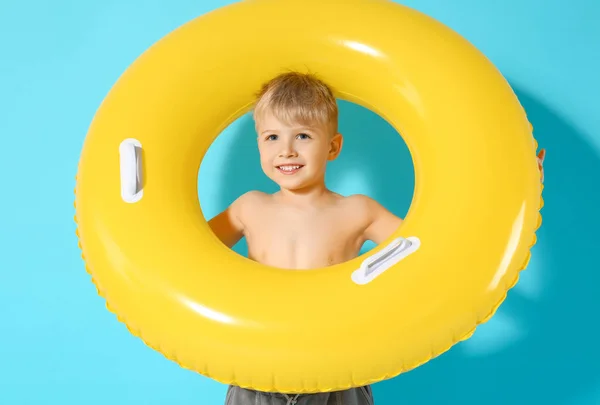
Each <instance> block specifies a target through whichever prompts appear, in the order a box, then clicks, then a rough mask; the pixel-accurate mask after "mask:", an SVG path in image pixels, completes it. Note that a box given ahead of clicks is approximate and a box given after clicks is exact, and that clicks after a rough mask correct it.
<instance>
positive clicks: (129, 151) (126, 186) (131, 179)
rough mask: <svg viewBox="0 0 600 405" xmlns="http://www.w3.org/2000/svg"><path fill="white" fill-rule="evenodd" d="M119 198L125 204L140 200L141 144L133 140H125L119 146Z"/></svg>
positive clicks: (142, 193) (141, 191)
mask: <svg viewBox="0 0 600 405" xmlns="http://www.w3.org/2000/svg"><path fill="white" fill-rule="evenodd" d="M119 158H120V159H119V160H120V175H121V198H122V199H123V201H125V202H126V203H130V204H132V203H136V202H138V201H140V200H141V199H142V196H143V195H144V189H143V186H142V144H141V143H140V141H138V140H137V139H134V138H129V139H125V140H124V141H123V142H121V144H120V145H119Z"/></svg>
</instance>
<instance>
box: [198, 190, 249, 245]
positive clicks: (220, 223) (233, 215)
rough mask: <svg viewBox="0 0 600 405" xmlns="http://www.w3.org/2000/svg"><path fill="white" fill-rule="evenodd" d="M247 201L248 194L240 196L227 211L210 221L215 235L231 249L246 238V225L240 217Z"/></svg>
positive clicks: (209, 224) (209, 223)
mask: <svg viewBox="0 0 600 405" xmlns="http://www.w3.org/2000/svg"><path fill="white" fill-rule="evenodd" d="M247 200H248V193H246V194H244V195H242V196H240V197H239V198H238V199H237V200H235V201H234V202H233V203H232V204H231V205H230V206H229V207H227V209H225V210H224V211H222V212H221V213H220V214H218V215H216V216H215V217H213V218H212V219H211V220H210V221H208V226H210V228H211V230H212V231H213V233H214V234H215V235H216V236H217V238H219V240H221V242H223V244H225V245H226V246H227V247H229V248H231V247H233V246H234V245H235V244H236V243H238V242H239V241H240V239H242V237H243V236H244V223H243V222H242V220H241V219H240V217H242V211H243V207H244V205H245V204H246V203H247Z"/></svg>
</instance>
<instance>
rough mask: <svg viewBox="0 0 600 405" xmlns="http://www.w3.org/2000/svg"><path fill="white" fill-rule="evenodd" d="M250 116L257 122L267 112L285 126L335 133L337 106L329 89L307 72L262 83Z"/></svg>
mask: <svg viewBox="0 0 600 405" xmlns="http://www.w3.org/2000/svg"><path fill="white" fill-rule="evenodd" d="M256 96H257V102H256V105H255V107H254V113H253V117H254V120H255V121H258V120H259V119H260V118H261V117H262V116H263V115H264V113H265V112H267V111H269V112H271V113H272V114H273V115H274V116H275V117H276V118H277V119H278V120H281V121H282V122H284V123H286V124H288V125H289V124H292V123H299V124H302V125H311V124H314V123H319V124H321V125H326V126H328V127H329V129H330V130H331V134H335V133H336V132H337V131H338V106H337V101H336V99H335V96H334V95H333V91H332V90H331V88H330V87H329V86H328V85H327V84H325V83H324V82H323V81H321V80H320V79H319V78H317V77H316V76H315V75H313V74H311V73H299V72H288V73H283V74H280V75H278V76H276V77H275V78H273V79H271V80H269V81H268V82H267V83H265V84H264V85H263V86H262V88H261V89H260V91H259V92H258V94H257V95H256Z"/></svg>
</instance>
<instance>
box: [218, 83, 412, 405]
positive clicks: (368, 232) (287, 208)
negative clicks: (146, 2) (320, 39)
mask: <svg viewBox="0 0 600 405" xmlns="http://www.w3.org/2000/svg"><path fill="white" fill-rule="evenodd" d="M254 120H255V123H256V131H257V135H258V138H257V141H258V150H259V154H260V163H261V167H262V169H263V171H264V172H265V174H266V175H267V176H268V177H269V178H270V179H271V180H273V181H274V182H275V183H277V184H278V185H279V186H280V191H278V192H276V193H275V194H272V195H268V194H264V193H262V192H259V191H250V192H248V193H246V194H244V195H242V196H241V197H239V198H238V199H237V200H235V201H234V202H233V203H232V204H231V205H230V206H229V207H228V208H227V209H226V210H225V211H223V212H221V213H220V214H219V215H217V216H216V217H214V218H213V219H212V220H210V221H209V225H210V227H211V229H212V230H213V232H214V233H215V235H216V236H217V237H218V238H219V239H220V240H221V241H222V242H223V243H224V244H225V245H227V246H229V247H232V246H234V245H235V244H236V243H237V242H238V241H239V240H240V239H241V238H242V237H245V238H246V242H247V244H248V256H249V258H250V259H252V260H255V261H257V262H259V263H264V264H266V265H270V266H276V267H280V268H285V269H310V268H315V267H323V266H330V265H334V264H337V263H341V262H345V261H347V260H350V259H352V258H354V257H356V256H357V255H358V254H359V251H360V249H361V247H362V246H363V244H364V242H365V241H367V240H371V241H373V242H375V243H377V244H379V243H381V242H383V241H384V240H385V239H386V238H387V237H388V236H390V235H391V234H392V233H393V232H394V231H395V230H396V229H397V228H398V227H399V226H400V224H401V223H402V220H401V219H400V218H398V217H397V216H395V215H393V214H392V213H390V212H389V211H387V210H386V209H385V208H384V207H382V206H381V205H379V204H378V203H377V202H375V201H374V200H372V199H371V198H369V197H366V196H364V195H353V196H350V197H343V196H341V195H339V194H336V193H334V192H332V191H330V190H328V189H327V188H326V186H325V168H326V166H327V162H328V161H331V160H334V159H335V158H336V157H337V156H338V155H339V153H340V151H341V149H342V143H343V138H342V135H341V134H340V133H338V108H337V102H336V99H335V97H334V95H333V93H332V91H331V89H330V88H329V87H328V86H327V85H326V84H325V83H323V82H322V81H320V80H319V79H317V78H316V77H315V76H313V75H311V74H301V73H295V72H292V73H285V74H282V75H279V76H277V77H275V78H274V79H272V80H271V81H269V82H268V83H266V84H265V85H264V86H263V87H262V89H261V91H260V92H259V94H258V101H257V103H256V106H255V108H254ZM261 401H262V402H261ZM254 404H269V405H271V404H273V405H278V404H281V405H291V404H297V405H342V404H343V405H363V404H364V405H372V404H373V398H372V393H371V389H370V387H368V386H367V387H359V388H352V389H349V390H345V391H338V392H325V393H316V394H296V395H286V394H279V393H266V392H258V391H254V390H248V389H243V388H240V387H236V386H230V387H229V390H228V392H227V399H226V405H254Z"/></svg>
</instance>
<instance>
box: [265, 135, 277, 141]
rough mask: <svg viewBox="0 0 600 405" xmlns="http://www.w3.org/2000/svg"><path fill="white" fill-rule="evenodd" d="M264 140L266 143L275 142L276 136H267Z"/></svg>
mask: <svg viewBox="0 0 600 405" xmlns="http://www.w3.org/2000/svg"><path fill="white" fill-rule="evenodd" d="M265 140H267V141H275V140H277V135H275V134H271V135H268V136H267V137H266V138H265Z"/></svg>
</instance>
